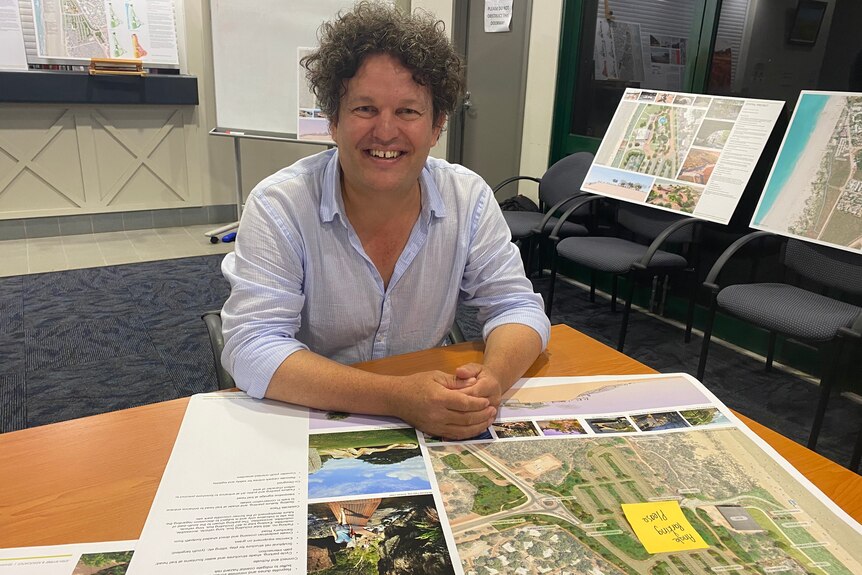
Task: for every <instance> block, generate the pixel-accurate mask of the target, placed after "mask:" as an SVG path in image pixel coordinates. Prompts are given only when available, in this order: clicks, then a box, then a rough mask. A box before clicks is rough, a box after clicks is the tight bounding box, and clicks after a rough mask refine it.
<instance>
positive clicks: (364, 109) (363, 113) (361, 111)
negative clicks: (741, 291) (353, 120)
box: [353, 106, 376, 118]
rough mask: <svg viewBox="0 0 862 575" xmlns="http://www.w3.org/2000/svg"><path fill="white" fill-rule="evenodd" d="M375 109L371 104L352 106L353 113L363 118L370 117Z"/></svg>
mask: <svg viewBox="0 0 862 575" xmlns="http://www.w3.org/2000/svg"><path fill="white" fill-rule="evenodd" d="M375 111H376V110H375V109H374V107H373V106H359V107H356V108H353V113H354V114H356V115H357V116H360V117H363V118H369V117H371V116H372V115H374V112H375Z"/></svg>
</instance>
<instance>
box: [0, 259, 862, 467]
mask: <svg viewBox="0 0 862 575" xmlns="http://www.w3.org/2000/svg"><path fill="white" fill-rule="evenodd" d="M222 257H223V256H221V255H218V256H204V257H196V258H185V259H178V260H164V261H158V262H148V263H141V264H130V265H123V266H111V267H102V268H92V269H84V270H73V271H66V272H56V273H48V274H38V275H27V276H15V277H10V278H0V432H8V431H14V430H17V429H24V428H27V427H32V426H36V425H44V424H47V423H53V422H56V421H63V420H66V419H72V418H76V417H83V416H86V415H93V414H96V413H102V412H105V411H111V410H116V409H123V408H127V407H133V406H137V405H143V404H147V403H152V402H156V401H163V400H167V399H173V398H176V397H182V396H186V395H191V394H193V393H198V392H204V391H211V390H214V389H215V388H216V383H215V373H214V370H213V364H212V354H211V352H210V348H209V340H208V338H207V335H206V329H205V327H204V324H203V322H202V321H201V319H200V314H201V313H202V312H204V311H206V310H209V309H218V308H220V307H221V305H222V303H223V302H224V300H225V299H226V298H227V296H228V284H227V282H226V281H225V280H224V278H223V277H222V275H221V272H220V269H219V264H220V262H221V259H222ZM546 282H547V280H546V279H538V280H536V287H537V289H538V290H539V291H541V292H542V293H544V292H545V291H546V287H547V283H546ZM619 319H620V314H619V313H617V314H611V312H610V307H609V304H608V303H607V302H606V301H604V300H601V299H597V301H596V303H590V301H589V299H588V297H587V293H586V292H584V291H583V290H581V289H580V288H578V287H576V286H573V285H570V284H567V283H565V282H563V281H560V282H558V284H557V296H556V297H555V298H554V313H553V315H552V318H551V320H552V323H566V324H568V325H570V326H572V327H574V328H575V329H578V330H580V331H582V332H584V333H586V334H588V335H590V336H592V337H594V338H596V339H598V340H600V341H602V342H604V343H607V344H609V345H611V346H614V345H615V343H616V337H617V333H618V329H619ZM461 323H462V327H463V328H464V331H465V335H467V336H468V338H475V337H476V336H477V334H478V331H477V329H478V326H476V325H475V321H474V320H473V319H472V317H471V315H470V314H469V313H463V314H461ZM625 351H626V353H627V354H628V355H630V356H632V357H634V358H635V359H637V360H639V361H641V362H643V363H645V364H646V365H649V366H650V367H653V368H654V369H656V370H658V371H661V372H666V373H667V372H674V371H684V372H688V373H692V374H693V373H695V371H696V368H697V359H698V354H699V351H700V339H699V338H697V337H694V338H693V339H692V341H691V342H690V343H688V344H685V343H683V333H682V331H681V330H679V329H677V328H676V327H673V326H671V325H668V324H667V323H665V322H662V321H660V320H658V319H655V318H653V317H650V316H648V315H646V314H641V313H634V314H633V315H632V318H631V324H630V328H629V335H628V337H627V342H626V350H625ZM573 353H577V350H573ZM704 383H705V384H706V385H707V387H709V388H710V389H711V390H712V391H713V392H714V393H715V394H716V395H717V396H718V397H719V398H720V399H721V400H722V401H724V402H725V403H726V404H727V405H728V406H729V407H731V408H733V409H736V410H737V411H739V412H741V413H743V414H745V415H747V416H749V417H751V418H753V419H755V420H757V421H759V422H761V423H763V424H764V425H766V426H768V427H771V428H772V429H774V430H776V431H778V432H779V433H781V434H783V435H785V436H787V437H790V438H791V439H794V440H796V441H799V442H800V443H804V442H805V440H806V439H807V435H808V431H809V426H810V421H811V418H812V415H813V408H814V405H815V404H816V401H817V391H818V390H817V387H816V386H815V385H813V384H811V383H809V382H807V381H805V380H803V379H800V378H798V377H795V376H792V375H789V374H786V373H783V372H781V371H773V372H772V373H769V374H767V373H766V372H765V371H764V370H763V364H762V362H760V361H757V360H755V359H753V358H750V357H748V356H746V355H742V354H739V353H736V352H734V351H732V350H730V349H728V348H725V347H723V346H720V345H713V346H712V348H711V351H710V360H709V363H708V367H707V373H706V376H705V382H704ZM860 425H862V414H860V413H859V411H858V409H857V408H856V406H854V405H853V404H851V403H850V402H848V401H846V400H844V399H842V398H840V397H838V396H836V397H834V398H833V400H832V403H831V405H830V408H829V411H828V414H827V421H826V424H825V426H824V430H823V434H822V436H821V440H820V445H819V446H818V451H819V452H820V453H822V454H824V455H826V456H827V457H829V458H831V459H833V460H834V461H836V462H838V463H839V464H841V465H846V464H847V463H848V461H849V459H850V454H851V452H852V448H853V443H854V441H855V433H856V431H857V430H858V428H859V426H860Z"/></svg>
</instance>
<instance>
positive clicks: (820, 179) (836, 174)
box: [751, 90, 862, 253]
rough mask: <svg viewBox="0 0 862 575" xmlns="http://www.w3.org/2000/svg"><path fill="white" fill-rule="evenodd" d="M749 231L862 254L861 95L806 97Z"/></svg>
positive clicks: (817, 94)
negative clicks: (768, 232)
mask: <svg viewBox="0 0 862 575" xmlns="http://www.w3.org/2000/svg"><path fill="white" fill-rule="evenodd" d="M751 226H752V227H754V228H758V229H761V230H766V231H770V232H774V233H776V234H780V235H783V236H790V237H794V238H798V239H801V240H807V241H812V242H815V243H818V244H824V245H830V246H833V247H837V248H841V249H844V250H848V251H852V252H856V253H859V252H861V251H862V94H859V93H853V92H813V91H806V90H803V91H802V93H801V94H800V95H799V101H798V103H797V104H796V109H795V110H794V111H793V117H792V118H791V119H790V126H789V127H788V129H787V133H786V134H785V135H784V141H783V142H782V143H781V148H780V149H779V151H778V156H777V158H776V160H775V164H773V166H772V172H770V174H769V179H768V180H767V181H766V188H765V189H764V191H763V195H762V196H761V197H760V202H759V203H758V205H757V209H756V210H755V212H754V217H753V218H752V221H751Z"/></svg>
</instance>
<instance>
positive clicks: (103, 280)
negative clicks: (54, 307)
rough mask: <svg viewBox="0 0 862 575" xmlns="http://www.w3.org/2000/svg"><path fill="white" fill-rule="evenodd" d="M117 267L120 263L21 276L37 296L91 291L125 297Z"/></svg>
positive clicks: (75, 294)
mask: <svg viewBox="0 0 862 575" xmlns="http://www.w3.org/2000/svg"><path fill="white" fill-rule="evenodd" d="M118 267H120V266H109V267H99V268H86V269H79V270H68V271H62V272H51V273H44V274H31V275H26V276H23V277H24V287H25V292H26V293H27V294H28V295H31V296H35V297H38V298H45V297H47V296H55V297H74V296H81V295H88V294H92V293H100V294H105V295H109V296H113V297H119V298H127V297H128V287H127V285H126V281H125V280H124V278H123V276H122V275H121V274H120V272H119V270H118V269H117V268H118Z"/></svg>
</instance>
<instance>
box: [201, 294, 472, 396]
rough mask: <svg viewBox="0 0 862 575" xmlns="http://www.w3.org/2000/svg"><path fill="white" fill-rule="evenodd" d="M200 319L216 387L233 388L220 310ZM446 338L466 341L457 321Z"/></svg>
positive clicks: (205, 313)
mask: <svg viewBox="0 0 862 575" xmlns="http://www.w3.org/2000/svg"><path fill="white" fill-rule="evenodd" d="M201 319H202V320H204V324H206V326H207V333H208V334H209V338H210V348H211V349H212V352H213V362H214V363H215V372H216V380H217V382H218V388H219V389H220V390H222V389H233V388H234V387H236V383H235V382H234V380H233V378H232V377H231V375H230V374H229V373H228V372H227V370H226V369H225V368H224V367H223V366H222V364H221V352H222V350H223V349H224V335H223V334H222V330H221V310H210V311H207V312H204V313H203V315H201ZM447 339H448V344H456V343H462V342H464V341H466V338H465V337H464V333H463V332H462V331H461V326H459V325H458V322H457V321H455V322H453V323H452V327H450V328H449V334H448V336H447Z"/></svg>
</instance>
